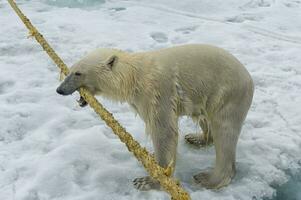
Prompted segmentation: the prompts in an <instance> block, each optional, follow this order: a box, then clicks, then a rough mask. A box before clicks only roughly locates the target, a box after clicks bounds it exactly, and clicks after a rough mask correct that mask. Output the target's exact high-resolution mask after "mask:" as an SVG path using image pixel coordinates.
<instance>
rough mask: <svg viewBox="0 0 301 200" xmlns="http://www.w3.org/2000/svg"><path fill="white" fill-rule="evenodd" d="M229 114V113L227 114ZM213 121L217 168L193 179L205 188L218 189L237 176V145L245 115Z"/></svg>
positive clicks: (218, 118)
mask: <svg viewBox="0 0 301 200" xmlns="http://www.w3.org/2000/svg"><path fill="white" fill-rule="evenodd" d="M225 113H229V112H225ZM230 113H231V112H230ZM235 114H236V115H235V116H232V117H230V116H229V115H225V116H224V117H217V118H215V119H213V120H212V127H211V128H212V129H211V130H212V136H213V141H214V146H215V152H216V162H215V167H214V169H213V170H212V171H210V172H201V173H199V174H197V175H195V176H194V177H193V178H194V179H195V181H196V183H199V184H201V185H202V186H203V187H205V188H210V189H218V188H221V187H223V186H226V185H228V184H229V183H230V182H231V180H232V178H233V177H234V175H235V154H236V145H237V141H238V137H239V134H240V130H241V127H242V122H243V120H244V117H245V115H244V114H243V115H241V116H240V117H239V114H238V113H235Z"/></svg>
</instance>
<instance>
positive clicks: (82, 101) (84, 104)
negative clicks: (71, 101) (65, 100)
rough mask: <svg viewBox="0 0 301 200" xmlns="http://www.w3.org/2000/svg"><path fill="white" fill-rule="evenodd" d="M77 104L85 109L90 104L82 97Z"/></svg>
mask: <svg viewBox="0 0 301 200" xmlns="http://www.w3.org/2000/svg"><path fill="white" fill-rule="evenodd" d="M77 102H78V105H79V106H80V107H85V106H86V105H88V103H87V102H86V101H85V99H84V98H83V97H82V96H81V97H80V98H79V100H77Z"/></svg>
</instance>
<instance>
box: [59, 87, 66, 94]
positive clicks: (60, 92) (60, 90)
mask: <svg viewBox="0 0 301 200" xmlns="http://www.w3.org/2000/svg"><path fill="white" fill-rule="evenodd" d="M56 92H57V93H58V94H60V95H67V94H66V93H65V92H64V91H63V90H62V89H61V88H60V87H58V88H57V89H56Z"/></svg>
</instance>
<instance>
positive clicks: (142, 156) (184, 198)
mask: <svg viewBox="0 0 301 200" xmlns="http://www.w3.org/2000/svg"><path fill="white" fill-rule="evenodd" d="M8 3H9V4H10V5H11V7H12V8H13V9H14V11H15V12H16V13H17V15H18V16H19V17H20V19H21V20H22V21H23V23H24V24H25V26H26V27H27V28H28V30H29V35H30V36H33V37H35V39H36V40H37V42H38V43H39V44H40V45H41V46H42V48H43V49H44V50H45V51H46V53H47V54H48V55H49V57H50V58H51V59H52V60H53V61H54V62H55V64H56V65H57V66H58V67H59V68H60V69H61V75H63V74H64V75H67V74H68V72H69V69H68V67H67V66H66V64H65V63H64V62H63V61H62V59H61V58H60V57H59V56H58V55H57V54H56V53H55V51H54V50H53V49H52V48H51V46H50V45H49V44H48V43H47V41H46V40H45V39H44V37H43V36H42V35H41V34H40V33H39V32H38V30H37V29H36V28H35V27H34V26H33V25H32V24H31V22H30V21H29V19H28V18H27V17H26V16H25V15H24V14H23V13H22V11H21V10H20V9H19V8H18V6H17V4H16V3H15V2H14V1H13V0H8ZM79 92H80V95H81V96H82V97H83V98H84V99H85V101H86V102H87V103H88V104H89V105H90V106H91V107H92V108H93V109H94V111H95V112H96V113H97V114H98V115H99V116H100V118H101V119H102V120H104V121H105V123H106V124H107V125H108V126H109V127H110V128H111V129H112V130H113V132H114V133H115V134H116V135H117V136H118V137H119V138H120V140H121V141H122V142H123V143H125V145H126V146H127V148H128V150H129V151H130V152H132V153H133V154H134V155H135V156H136V158H137V159H138V160H139V161H140V162H141V163H142V165H143V166H144V167H145V169H146V170H147V171H148V173H149V174H150V175H151V177H153V178H154V179H156V180H158V181H159V183H160V184H161V186H162V187H163V188H164V189H165V190H166V191H167V192H168V193H169V194H170V195H171V196H172V199H176V200H190V196H189V194H188V193H187V192H186V191H185V190H184V189H183V188H182V187H180V184H179V183H178V181H177V180H175V179H173V178H171V177H169V176H170V174H171V171H172V169H171V167H168V168H167V169H164V168H162V167H160V166H159V165H158V164H157V162H156V161H155V159H154V157H153V156H152V155H151V154H150V153H148V151H147V150H146V149H145V148H142V147H141V146H140V144H139V143H138V142H137V141H136V140H134V138H133V137H132V136H131V134H129V133H128V132H127V131H126V130H125V129H124V128H123V127H122V126H121V125H120V124H119V123H118V121H117V120H115V119H114V117H113V115H112V114H111V113H110V112H109V111H107V110H106V109H105V108H104V107H103V106H102V105H101V104H100V103H99V102H98V101H97V100H96V98H95V97H94V96H92V95H91V94H90V92H89V91H87V90H86V89H84V88H80V91H79Z"/></svg>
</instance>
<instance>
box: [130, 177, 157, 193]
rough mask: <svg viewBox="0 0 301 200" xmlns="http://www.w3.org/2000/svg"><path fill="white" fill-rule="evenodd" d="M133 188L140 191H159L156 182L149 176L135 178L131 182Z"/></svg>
mask: <svg viewBox="0 0 301 200" xmlns="http://www.w3.org/2000/svg"><path fill="white" fill-rule="evenodd" d="M133 184H134V187H135V188H136V189H138V190H141V191H147V190H159V189H160V188H161V186H160V184H159V182H158V181H156V180H154V179H153V178H151V177H150V176H146V177H142V178H135V179H134V180H133Z"/></svg>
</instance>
